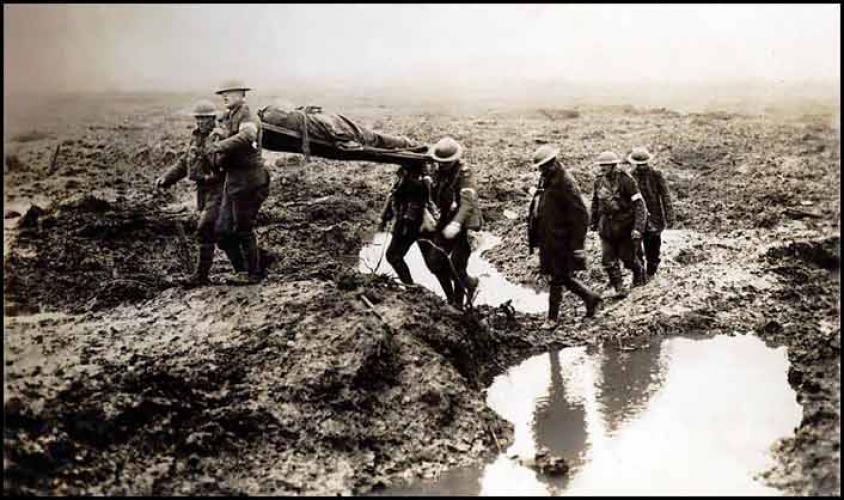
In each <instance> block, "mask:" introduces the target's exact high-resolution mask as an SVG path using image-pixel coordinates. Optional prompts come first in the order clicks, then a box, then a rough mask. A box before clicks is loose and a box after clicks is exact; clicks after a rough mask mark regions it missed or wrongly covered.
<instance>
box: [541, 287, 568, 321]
mask: <svg viewBox="0 0 844 500" xmlns="http://www.w3.org/2000/svg"><path fill="white" fill-rule="evenodd" d="M562 301H563V287H562V286H560V285H551V290H550V291H549V292H548V317H547V318H546V319H545V322H543V323H542V326H541V327H540V328H541V329H543V330H553V329H554V328H556V327H557V320H558V319H559V317H560V303H561V302H562Z"/></svg>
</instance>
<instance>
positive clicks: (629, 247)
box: [591, 151, 647, 297]
mask: <svg viewBox="0 0 844 500" xmlns="http://www.w3.org/2000/svg"><path fill="white" fill-rule="evenodd" d="M597 163H598V165H599V166H600V168H601V173H600V175H598V178H597V179H595V187H594V190H593V193H592V221H591V226H592V227H591V229H592V230H593V231H598V235H599V236H600V237H601V254H602V256H601V263H602V264H603V265H604V269H606V271H607V275H608V276H609V279H610V284H611V285H612V286H613V288H615V291H616V293H617V294H618V296H619V297H624V296H626V295H627V289H626V288H625V286H624V280H623V278H622V275H621V268H620V267H619V265H618V260H619V259H620V260H621V261H622V262H623V263H624V267H626V268H627V269H630V270H631V271H633V286H640V285H643V284H644V283H645V271H644V269H643V266H642V263H641V261H640V260H639V255H638V252H637V251H636V248H637V247H638V246H639V245H640V244H641V239H642V233H643V232H644V230H645V220H646V217H647V209H646V207H645V202H644V200H642V195H641V193H639V187H638V186H637V185H636V180H635V179H633V177H632V176H630V174H628V173H627V172H625V171H623V170H621V169H620V168H618V164H619V163H620V160H619V158H618V155H616V154H615V153H613V152H612V151H604V152H603V153H601V154H600V155H598V161H597Z"/></svg>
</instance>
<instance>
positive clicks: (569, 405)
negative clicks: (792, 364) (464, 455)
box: [378, 335, 802, 495]
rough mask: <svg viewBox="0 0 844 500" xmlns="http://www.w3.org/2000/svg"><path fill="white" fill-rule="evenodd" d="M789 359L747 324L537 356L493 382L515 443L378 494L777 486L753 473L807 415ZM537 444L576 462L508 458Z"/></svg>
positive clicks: (732, 491)
mask: <svg viewBox="0 0 844 500" xmlns="http://www.w3.org/2000/svg"><path fill="white" fill-rule="evenodd" d="M787 371H788V359H787V356H786V350H785V347H780V348H778V349H770V348H768V347H766V346H765V344H764V343H763V342H762V341H761V340H759V339H758V338H756V337H754V336H751V335H747V336H736V337H730V336H726V335H722V336H717V337H711V338H704V339H689V338H682V337H676V338H669V339H665V340H662V341H661V342H659V343H654V344H652V345H651V346H650V347H648V348H645V349H642V350H637V351H631V352H625V351H619V350H617V349H613V348H609V347H605V348H600V347H589V348H587V347H578V348H567V349H563V350H560V351H552V352H550V353H546V354H543V355H540V356H535V357H533V358H530V359H528V360H526V361H524V362H523V363H521V364H520V365H518V366H515V367H513V368H511V369H510V370H509V371H508V372H506V373H505V374H502V375H500V376H499V377H497V378H496V379H495V380H494V382H493V384H492V385H491V386H490V388H489V389H488V392H487V403H488V404H489V406H490V407H491V408H492V409H493V410H495V411H496V412H497V413H498V414H500V415H501V416H502V417H504V418H506V419H507V420H509V421H510V422H512V423H513V425H514V428H515V436H514V438H515V440H514V443H513V444H512V446H510V447H509V448H508V449H507V450H505V451H504V453H502V454H500V455H498V456H497V457H496V458H495V459H494V460H493V461H492V462H490V463H486V464H479V465H477V466H474V467H467V468H462V469H458V470H451V471H447V472H445V473H444V474H442V475H441V477H440V478H438V479H437V480H435V481H430V480H427V481H420V482H417V483H413V484H410V485H405V486H400V487H391V488H389V489H387V490H384V491H381V492H379V493H378V495H384V494H389V495H614V494H615V495H620V494H624V495H630V494H634V495H647V494H654V495H780V494H781V493H780V492H779V491H778V490H776V489H774V488H770V487H767V486H765V485H764V484H762V483H761V482H760V481H758V480H756V479H755V476H756V475H758V474H759V473H761V472H763V471H765V470H766V469H767V468H768V467H769V466H770V465H772V463H773V462H772V458H771V456H770V447H771V446H772V445H773V444H774V443H775V442H776V441H777V440H778V439H779V438H782V437H785V436H788V435H790V434H791V433H792V432H793V430H794V428H795V427H796V426H797V425H798V424H799V423H800V419H801V418H802V409H801V408H800V406H799V405H798V404H797V402H796V395H795V393H794V391H793V390H792V389H791V387H790V386H789V384H788V381H787V378H786V373H787ZM539 447H545V448H547V449H549V450H550V452H551V453H552V454H553V455H557V456H562V457H564V458H565V459H566V461H567V462H568V464H569V465H570V467H571V469H570V470H569V472H568V474H567V475H565V476H562V477H560V478H549V477H546V476H540V475H539V474H537V473H536V472H534V471H533V470H532V469H529V468H527V467H525V466H523V465H520V464H519V460H518V459H513V458H510V457H512V456H518V457H520V458H521V459H527V458H529V457H533V456H534V453H535V452H536V450H537V449H538V448H539Z"/></svg>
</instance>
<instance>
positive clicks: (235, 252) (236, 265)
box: [218, 236, 246, 273]
mask: <svg viewBox="0 0 844 500" xmlns="http://www.w3.org/2000/svg"><path fill="white" fill-rule="evenodd" d="M218 246H219V247H220V248H221V249H222V250H223V252H225V254H226V257H228V259H229V262H231V265H232V268H233V269H234V272H235V273H242V272H244V271H246V262H245V260H244V258H243V249H242V248H241V247H240V242H239V241H238V240H237V239H236V238H234V237H232V236H226V237H224V238H221V239H220V243H219V244H218Z"/></svg>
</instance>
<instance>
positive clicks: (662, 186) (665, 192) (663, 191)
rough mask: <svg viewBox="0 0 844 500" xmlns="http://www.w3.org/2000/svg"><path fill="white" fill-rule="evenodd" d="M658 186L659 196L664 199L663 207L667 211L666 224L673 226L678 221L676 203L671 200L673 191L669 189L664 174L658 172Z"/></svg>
mask: <svg viewBox="0 0 844 500" xmlns="http://www.w3.org/2000/svg"><path fill="white" fill-rule="evenodd" d="M656 185H657V190H658V191H659V196H660V197H661V198H662V206H663V208H664V209H665V219H666V220H665V222H667V223H668V225H669V226H673V225H674V222H675V221H676V219H675V218H674V201H673V200H672V199H671V191H669V189H668V183H666V182H665V177H664V176H663V175H662V172H656Z"/></svg>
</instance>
